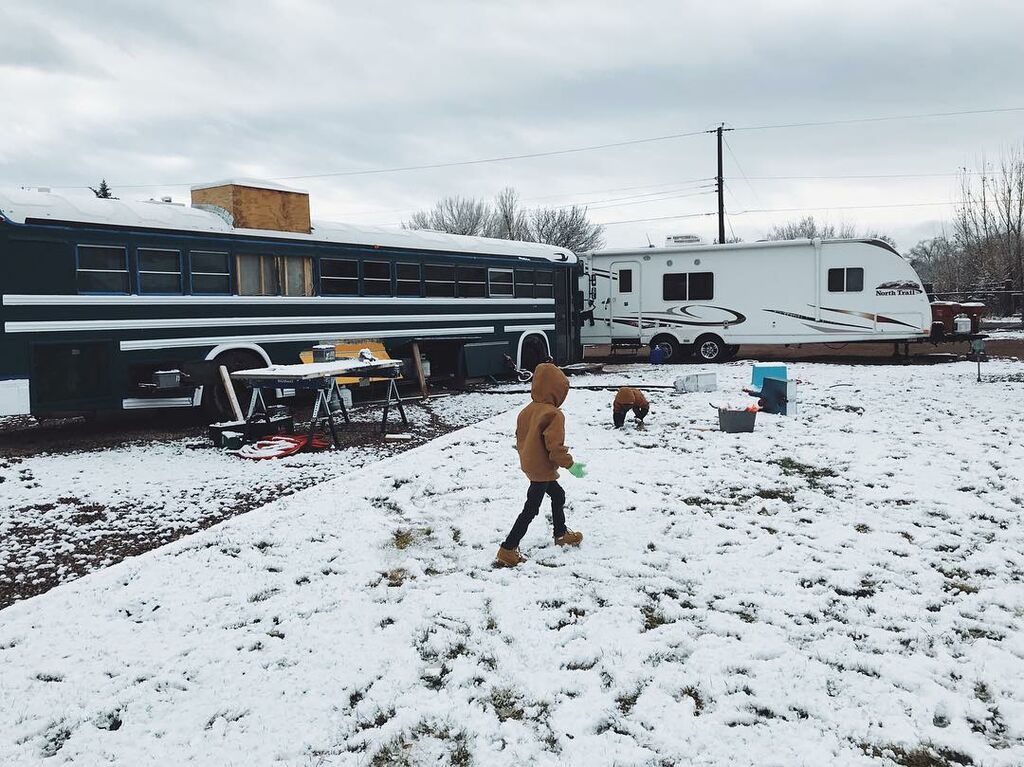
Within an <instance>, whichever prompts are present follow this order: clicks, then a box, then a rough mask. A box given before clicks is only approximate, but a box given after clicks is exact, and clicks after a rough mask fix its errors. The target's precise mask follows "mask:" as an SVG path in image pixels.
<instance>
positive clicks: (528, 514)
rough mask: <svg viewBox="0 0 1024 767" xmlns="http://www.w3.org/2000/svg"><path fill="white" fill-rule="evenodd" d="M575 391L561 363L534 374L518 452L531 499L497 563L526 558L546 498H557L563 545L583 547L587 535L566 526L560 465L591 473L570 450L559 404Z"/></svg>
mask: <svg viewBox="0 0 1024 767" xmlns="http://www.w3.org/2000/svg"><path fill="white" fill-rule="evenodd" d="M568 393H569V379H568V378H566V377H565V374H564V373H562V371H561V370H559V369H558V368H557V367H556V366H555V365H552V364H550V363H544V364H542V365H538V366H537V370H536V371H535V372H534V374H533V384H532V387H531V390H530V399H531V400H533V401H532V402H531V403H530V404H529V405H527V406H526V407H524V408H523V409H522V411H521V412H520V413H519V418H518V420H517V421H516V450H518V451H519V465H520V466H521V467H522V470H523V473H524V474H525V475H526V477H527V479H529V480H530V488H529V489H528V490H527V491H526V503H525V505H524V506H523V510H522V512H520V514H519V516H518V517H517V518H516V521H515V524H513V525H512V530H511V531H510V532H509V534H508V537H506V538H505V541H504V542H503V543H502V544H501V547H500V548H499V549H498V554H497V557H496V562H495V564H497V565H499V566H502V567H515V566H516V565H518V564H519V563H520V562H522V561H524V560H525V559H526V557H524V556H523V555H522V554H521V553H520V552H519V542H520V541H521V540H522V539H523V536H524V535H526V530H527V528H528V527H529V526H530V523H531V522H532V521H533V518H534V517H536V516H537V513H538V512H539V511H540V504H541V501H543V500H544V496H545V495H547V496H548V497H549V498H550V499H551V521H552V525H553V528H554V529H553V532H554V537H555V544H556V545H558V546H579V545H580V542H581V541H582V540H583V533H578V532H574V531H572V530H570V529H569V528H567V527H566V526H565V491H564V490H562V486H561V485H559V484H558V469H559V467H561V468H564V469H568V470H569V472H570V473H571V474H572V475H573V476H575V477H583V476H584V475H585V474H586V469H585V468H584V464H582V463H576V462H575V461H574V460H573V457H572V456H571V455H570V454H569V451H568V450H567V449H566V448H565V416H564V415H563V414H562V411H561V410H559V406H560V405H561V404H562V403H563V402H565V398H566V395H568Z"/></svg>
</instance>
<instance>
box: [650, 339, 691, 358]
mask: <svg viewBox="0 0 1024 767" xmlns="http://www.w3.org/2000/svg"><path fill="white" fill-rule="evenodd" d="M658 346H660V347H661V348H662V349H664V350H665V362H672V363H678V362H682V361H683V357H684V356H686V355H684V354H683V347H682V346H681V345H680V343H679V341H678V340H677V339H676V338H675V337H674V336H658V337H657V338H652V339H651V349H654V348H655V347H658Z"/></svg>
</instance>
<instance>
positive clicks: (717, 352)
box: [693, 333, 728, 362]
mask: <svg viewBox="0 0 1024 767" xmlns="http://www.w3.org/2000/svg"><path fill="white" fill-rule="evenodd" d="M727 348H728V347H726V345H725V342H724V341H722V339H721V338H719V337H718V336H716V335H713V334H711V333H708V334H706V335H703V336H700V337H699V338H698V339H697V340H696V341H695V342H694V344H693V350H694V353H695V354H696V355H697V359H698V360H699V361H700V362H725V360H726V358H727V357H728V352H727Z"/></svg>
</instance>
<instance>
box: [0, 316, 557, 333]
mask: <svg viewBox="0 0 1024 767" xmlns="http://www.w3.org/2000/svg"><path fill="white" fill-rule="evenodd" d="M548 319H551V315H550V314H549V313H546V312H545V313H536V312H526V313H520V314H390V315H368V314H361V315H360V314H352V315H341V316H338V315H329V316H328V315H324V316H320V317H317V316H315V315H311V316H309V315H307V316H302V317H291V316H280V317H155V318H151V319H131V320H37V321H29V320H25V321H15V322H5V323H4V332H5V333H77V332H84V331H87V330H158V329H162V328H208V327H244V326H248V325H253V326H256V325H355V324H359V323H378V324H384V323H395V322H479V321H480V320H484V321H485V322H487V321H502V320H541V321H543V320H548Z"/></svg>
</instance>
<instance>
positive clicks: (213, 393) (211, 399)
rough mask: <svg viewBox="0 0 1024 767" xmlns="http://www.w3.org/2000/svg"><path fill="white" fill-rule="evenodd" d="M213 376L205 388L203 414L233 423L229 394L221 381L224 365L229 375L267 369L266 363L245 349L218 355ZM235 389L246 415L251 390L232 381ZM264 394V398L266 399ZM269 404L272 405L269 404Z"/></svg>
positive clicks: (214, 363) (243, 412) (214, 360)
mask: <svg viewBox="0 0 1024 767" xmlns="http://www.w3.org/2000/svg"><path fill="white" fill-rule="evenodd" d="M212 362H213V375H212V376H211V377H210V380H209V382H207V384H206V385H205V386H204V387H203V401H202V408H203V414H204V415H205V416H206V417H207V418H210V419H213V420H215V421H233V420H234V418H235V414H234V412H232V410H231V403H230V402H229V401H228V395H227V392H225V391H224V384H223V383H221V380H220V367H221V366H222V365H223V366H224V367H226V368H227V369H228V372H229V373H234V372H235V371H236V370H249V369H250V368H262V367H266V365H267V363H266V361H265V360H264V359H263V358H262V357H261V356H260V355H258V354H256V352H251V351H246V350H244V349H234V350H232V351H226V352H222V353H220V354H218V355H217V356H216V357H214V358H213V360H212ZM232 385H233V386H234V388H235V396H236V397H238V405H239V407H241V408H242V414H243V415H244V414H245V411H246V407H247V406H248V404H249V397H248V393H249V388H248V387H247V386H246V385H245V384H243V383H236V382H234V381H232ZM266 396H267V395H266V393H264V397H266ZM267 404H270V403H269V402H268V403H267Z"/></svg>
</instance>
